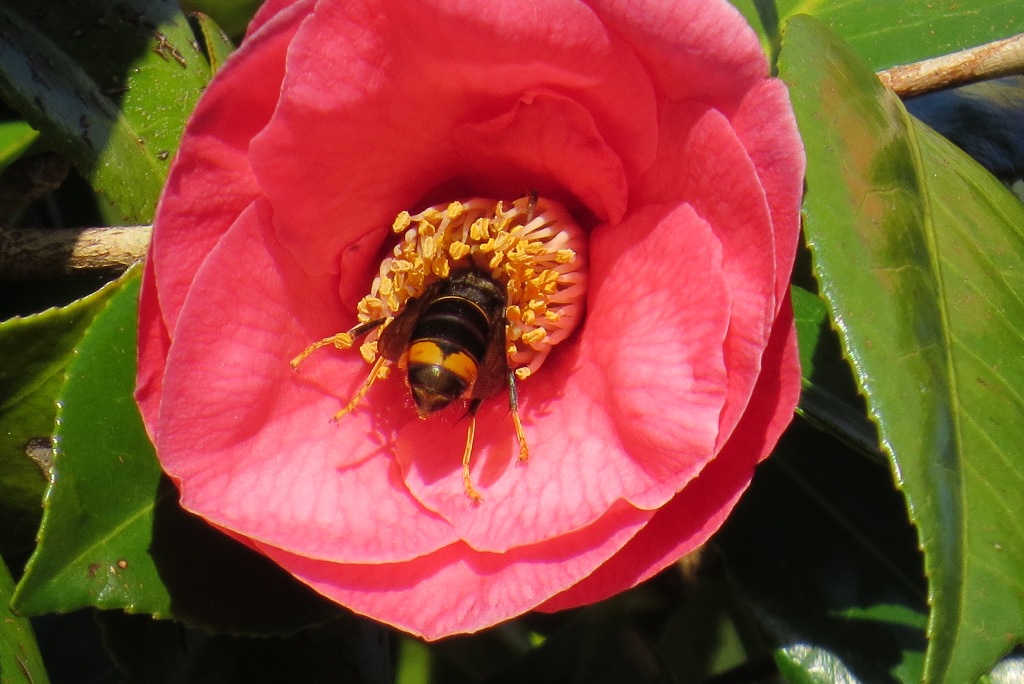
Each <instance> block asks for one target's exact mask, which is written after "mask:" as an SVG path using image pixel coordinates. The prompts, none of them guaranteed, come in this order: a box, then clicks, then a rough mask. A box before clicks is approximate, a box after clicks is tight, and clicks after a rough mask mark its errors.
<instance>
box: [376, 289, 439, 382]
mask: <svg viewBox="0 0 1024 684" xmlns="http://www.w3.org/2000/svg"><path fill="white" fill-rule="evenodd" d="M441 282H443V281H438V282H436V283H434V284H433V285H431V286H430V287H428V288H427V289H426V290H425V291H424V292H423V294H421V295H420V296H419V297H413V298H412V299H410V300H409V301H407V302H406V303H405V308H404V309H402V312H401V313H400V314H398V315H397V316H395V317H394V318H393V319H391V322H390V323H388V324H387V326H385V328H384V330H382V331H381V333H380V339H379V340H378V342H377V351H378V352H379V353H380V355H381V356H383V357H384V358H385V359H387V360H388V361H395V362H397V361H398V359H400V358H401V357H402V354H404V353H405V350H406V348H407V347H408V346H409V339H410V338H411V337H412V331H413V329H414V328H415V327H416V321H418V320H419V317H420V314H422V313H423V310H424V309H425V308H426V307H427V305H428V304H430V302H432V301H433V300H434V299H435V297H436V296H437V291H438V289H439V288H440V285H441Z"/></svg>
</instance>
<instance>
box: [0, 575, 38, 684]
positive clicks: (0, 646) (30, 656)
mask: <svg viewBox="0 0 1024 684" xmlns="http://www.w3.org/2000/svg"><path fill="white" fill-rule="evenodd" d="M13 592H14V580H13V579H12V578H11V573H10V572H9V571H8V570H7V566H6V565H5V564H4V562H3V560H0V682H3V684H46V683H47V682H49V681H50V680H49V679H48V678H47V676H46V669H45V668H44V667H43V659H42V657H41V656H40V655H39V648H38V647H37V646H36V638H35V635H34V634H33V633H32V625H31V624H29V621H28V620H27V619H26V618H23V617H21V616H19V615H15V614H14V613H12V612H11V609H10V603H11V594H12V593H13Z"/></svg>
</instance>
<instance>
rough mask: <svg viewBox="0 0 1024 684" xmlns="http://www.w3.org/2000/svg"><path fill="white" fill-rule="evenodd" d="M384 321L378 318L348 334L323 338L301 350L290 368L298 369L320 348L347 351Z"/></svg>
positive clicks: (358, 326) (384, 319)
mask: <svg viewBox="0 0 1024 684" xmlns="http://www.w3.org/2000/svg"><path fill="white" fill-rule="evenodd" d="M386 320H387V319H386V318H378V319H377V320H375V321H370V322H369V323H360V324H359V325H357V326H356V327H354V328H352V329H351V330H349V331H348V332H340V333H337V334H336V335H331V336H330V337H325V338H324V339H322V340H320V341H319V342H314V343H313V344H311V345H309V346H308V347H306V348H305V349H303V350H302V353H300V354H299V355H298V356H296V357H295V358H294V359H292V360H291V361H290V362H289V363H290V364H291V367H292V368H298V367H299V364H300V363H302V362H303V361H305V360H306V357H308V356H309V355H310V354H312V353H313V352H315V351H316V350H317V349H319V348H320V347H334V348H335V349H339V350H345V349H348V348H349V347H351V346H352V343H353V342H355V341H356V340H357V339H359V338H360V337H362V336H363V335H367V334H369V333H370V332H372V331H373V330H374V329H375V328H377V327H378V326H380V325H381V324H382V323H384V321H386Z"/></svg>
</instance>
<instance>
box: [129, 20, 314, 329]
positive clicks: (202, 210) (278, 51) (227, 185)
mask: <svg viewBox="0 0 1024 684" xmlns="http://www.w3.org/2000/svg"><path fill="white" fill-rule="evenodd" d="M294 31H295V27H294V26H290V25H288V24H286V23H280V22H275V23H274V24H273V26H269V27H268V30H266V31H262V32H260V34H259V36H255V37H253V39H252V41H251V42H249V43H247V44H246V48H245V49H242V50H239V51H238V53H236V54H235V55H233V56H232V58H231V59H230V60H228V62H227V63H226V64H225V65H224V68H223V69H222V70H221V72H220V74H219V75H218V78H216V79H214V80H213V81H212V82H211V83H210V85H209V86H208V87H207V90H206V92H205V93H204V94H203V98H202V100H201V101H200V103H199V106H198V107H197V108H196V110H195V112H193V114H192V118H191V120H190V122H189V125H188V128H187V130H186V132H185V136H184V138H183V139H182V142H181V147H180V148H179V150H178V155H177V157H176V158H175V161H174V163H173V164H172V166H171V171H170V175H169V176H168V180H167V185H166V186H165V187H164V191H163V196H162V197H161V200H160V206H159V208H158V211H157V215H156V219H155V221H154V225H155V230H154V232H153V244H152V246H151V248H150V257H149V262H148V264H147V268H151V269H155V271H156V288H155V292H156V293H157V296H158V297H159V300H160V308H161V310H162V312H163V315H164V318H165V320H166V323H167V328H168V330H171V331H173V330H174V326H175V324H176V322H177V318H178V312H179V311H180V310H181V306H182V304H183V302H184V300H185V297H186V295H187V294H188V291H189V288H190V287H191V285H192V278H193V277H194V276H195V273H196V270H198V268H199V265H200V264H201V263H202V261H203V259H205V258H206V255H207V254H209V253H210V250H211V249H212V248H213V246H214V245H215V244H216V242H217V240H219V239H220V237H221V235H223V234H224V232H225V231H226V230H227V229H228V227H229V226H230V225H231V223H232V222H233V221H234V220H235V218H236V217H237V216H238V215H239V214H240V213H241V212H242V210H243V209H245V208H246V207H247V206H248V205H249V204H250V203H251V202H252V201H253V199H254V198H255V197H256V196H257V195H258V194H259V188H258V186H257V185H256V180H255V178H254V177H253V175H252V171H251V170H250V168H249V160H248V148H249V142H250V140H251V139H252V137H253V135H255V134H256V133H257V132H258V131H259V130H260V129H261V128H263V126H264V125H265V124H266V122H267V121H268V120H269V118H270V115H271V113H272V112H273V110H274V104H275V101H276V99H277V95H278V89H279V86H280V83H281V79H282V78H283V77H284V54H285V50H286V49H287V47H288V42H289V41H290V40H291V38H292V36H293V34H294Z"/></svg>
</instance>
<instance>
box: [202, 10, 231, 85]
mask: <svg viewBox="0 0 1024 684" xmlns="http://www.w3.org/2000/svg"><path fill="white" fill-rule="evenodd" d="M192 21H193V22H194V23H195V25H196V27H197V28H198V29H199V35H200V37H201V38H202V39H203V52H204V53H205V54H206V61H208V62H209V63H210V71H211V72H212V73H214V74H216V73H217V72H218V71H220V68H221V67H222V66H224V62H225V61H227V58H228V57H230V56H231V53H232V52H233V51H234V49H235V45H234V43H232V42H231V39H230V38H228V37H227V36H226V35H224V31H222V30H221V28H220V26H218V25H217V22H215V21H214V20H213V19H211V18H210V17H209V16H208V15H206V14H202V13H198V14H194V15H192Z"/></svg>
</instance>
